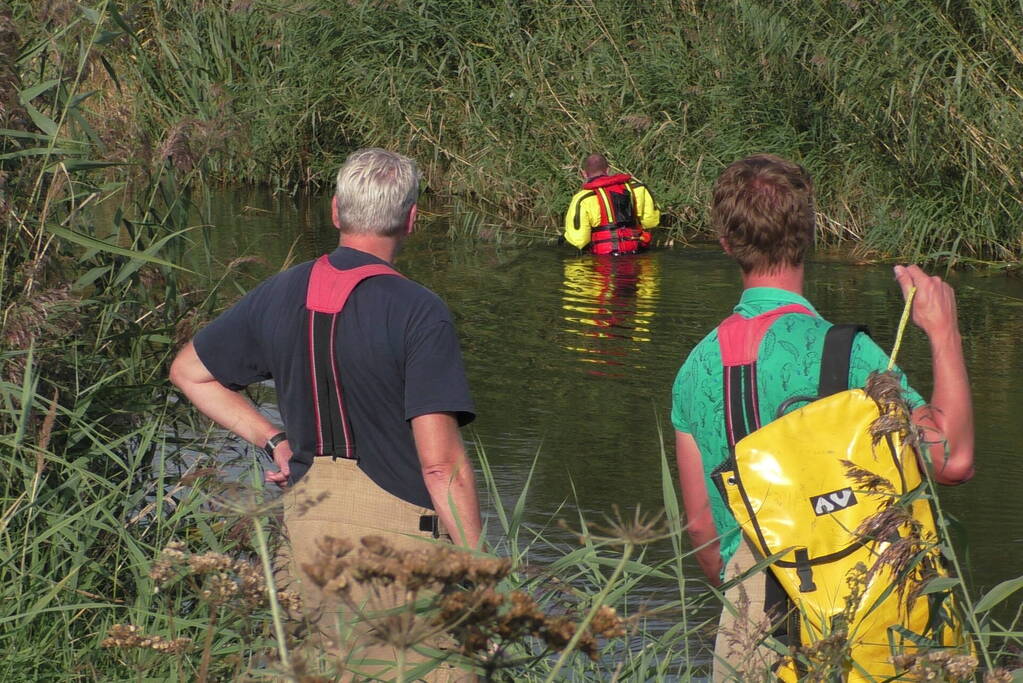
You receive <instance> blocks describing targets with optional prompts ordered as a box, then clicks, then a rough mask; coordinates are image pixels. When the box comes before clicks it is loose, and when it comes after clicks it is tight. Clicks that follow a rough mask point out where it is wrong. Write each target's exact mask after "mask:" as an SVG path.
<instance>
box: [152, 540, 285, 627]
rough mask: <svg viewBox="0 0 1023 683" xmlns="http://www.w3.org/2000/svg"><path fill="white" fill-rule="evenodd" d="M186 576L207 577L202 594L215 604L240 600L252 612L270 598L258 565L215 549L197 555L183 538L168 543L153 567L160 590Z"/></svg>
mask: <svg viewBox="0 0 1023 683" xmlns="http://www.w3.org/2000/svg"><path fill="white" fill-rule="evenodd" d="M185 576H192V577H200V578H203V577H204V581H203V582H202V588H201V589H200V590H198V591H197V592H198V595H199V597H201V598H202V599H204V600H206V601H207V602H209V603H211V604H212V605H215V606H222V605H226V604H228V603H229V602H232V601H236V602H237V606H238V607H241V608H245V610H246V611H251V610H252V609H254V608H256V607H260V606H262V605H264V604H266V601H267V598H268V593H267V587H266V579H265V577H264V575H263V571H262V569H261V568H260V567H259V566H258V565H257V564H255V563H253V562H249V561H246V560H244V559H241V558H233V557H231V556H229V555H224V554H222V553H215V552H206V553H203V554H201V555H193V554H191V553H189V552H188V549H187V547H186V546H185V544H184V543H182V542H180V541H174V542H172V543H168V544H167V547H165V548H164V549H163V550H162V551H161V552H160V555H159V557H158V558H157V560H156V562H154V563H153V566H152V567H151V568H150V569H149V577H150V578H151V579H153V581H154V582H155V583H156V591H157V592H159V591H160V590H161V588H163V587H164V586H166V585H167V584H168V583H169V582H170V581H171V580H172V579H178V578H181V577H185Z"/></svg>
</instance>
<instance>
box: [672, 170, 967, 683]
mask: <svg viewBox="0 0 1023 683" xmlns="http://www.w3.org/2000/svg"><path fill="white" fill-rule="evenodd" d="M711 224H712V225H713V227H714V228H715V230H716V232H717V235H718V239H719V242H720V244H721V247H722V249H724V251H725V253H726V254H728V255H729V256H731V257H732V258H733V259H735V260H736V262H737V263H738V265H739V268H740V270H741V275H742V284H743V293H742V297H741V298H740V300H739V303H738V305H737V306H736V307H735V309H734V311H735V313H737V314H739V315H740V316H742V317H743V318H747V319H749V318H753V317H754V316H761V315H764V314H767V313H769V312H771V311H775V310H777V309H780V308H783V307H791V308H799V309H801V310H802V311H804V313H798V312H791V313H790V312H786V313H785V314H783V315H779V316H778V317H777V318H775V319H774V321H773V322H772V323H771V324H770V327H768V328H767V331H766V333H764V336H763V338H762V341H761V342H760V344H759V347H758V348H757V350H756V351H755V353H756V358H755V369H756V373H755V377H756V379H755V380H754V381H755V390H756V396H757V400H758V401H759V405H758V406H757V408H758V409H757V408H754V409H755V410H757V415H758V416H759V421H760V423H761V424H762V425H763V424H767V423H768V422H770V421H772V420H773V419H774V418H775V416H776V414H777V411H778V409H779V406H780V405H781V404H782V402H784V401H785V400H786V399H788V398H790V397H792V396H814V395H816V393H817V382H818V379H819V375H820V368H821V359H822V349H823V346H824V338H825V334H826V333H827V331H828V329H829V328H831V327H832V325H831V323H829V322H827V321H826V320H824V319H823V318H822V317H820V316H819V314H817V313H816V311H815V310H814V309H813V306H812V304H811V303H810V302H809V301H808V300H807V299H805V298H804V297H803V280H804V270H803V268H804V266H803V264H804V258H805V255H806V252H807V249H808V248H809V246H810V245H811V244H812V242H813V236H814V208H813V183H812V181H811V179H810V177H809V175H808V174H807V173H806V171H805V170H804V169H803V168H802V167H801V166H799V165H797V164H794V163H792V162H789V161H786V160H784V159H781V158H779V157H777V156H774V155H770V154H760V155H755V156H751V157H748V158H745V159H742V160H740V161H737V162H735V163H733V164H731V165H730V166H728V167H727V168H726V169H725V170H724V171H723V172H722V173H721V175H720V176H719V177H718V179H717V181H716V182H715V185H714V193H713V200H712V204H711ZM895 279H896V281H897V282H898V284H899V287H900V288H901V289H902V292H903V294H904V296H908V295H909V291H910V288H911V287H916V296H915V298H914V299H913V304H912V319H913V321H914V323H916V325H918V326H919V327H920V328H921V329H922V330H923V331H924V332H925V333H926V334H927V337H928V339H929V341H930V345H931V353H932V362H933V369H934V391H933V393H932V395H931V401H930V403H929V404H925V402H924V400H923V399H922V398H921V397H920V395H919V394H918V393H917V392H915V391H913V390H912V389H911V388H909V386H908V384H906V383H905V379H904V378H903V389H904V392H905V394H906V398H907V403H908V404H909V405H910V407H911V408H912V409H913V412H912V420H913V422H914V423H915V424H917V425H918V426H920V427H922V428H923V429H924V433H925V435H926V440H927V444H926V447H925V450H924V457H929V458H930V460H931V461H932V463H933V466H934V475H935V478H936V480H937V481H938V482H939V483H941V484H959V483H962V482H964V481H966V480H968V479H970V478H971V477H972V476H973V469H974V465H973V409H972V404H971V398H970V386H969V380H968V377H967V372H966V364H965V361H964V358H963V351H962V341H961V338H960V334H959V327H958V320H957V315H956V301H955V293H954V292H953V290H952V288H951V287H950V286H949V285H948V284H947V283H945V282H943V281H942V280H941V279H940V278H938V277H931V276H928V275H927V274H926V273H924V272H923V271H922V270H921V269H920V268H919V267H917V266H915V265H911V266H896V267H895ZM805 313H809V315H808V314H805ZM718 329H719V328H716V329H714V330H713V331H711V332H710V334H708V335H707V336H706V337H705V338H704V339H703V340H702V341H700V342H699V343H698V344H697V345H696V347H695V348H694V349H693V350H692V352H691V353H690V354H689V356H688V358H687V359H686V361H685V363H684V364H683V365H682V367H681V369H680V370H679V371H678V375H677V376H676V379H675V383H674V386H673V388H672V409H671V421H672V424H673V425H674V427H675V455H676V460H677V462H678V471H679V483H680V486H681V489H682V496H683V503H684V508H685V513H686V522H687V527H686V528H687V531H688V533H689V536H690V538H691V540H692V544H693V547H694V548H696V559H697V562H698V563H699V565H700V567H701V569H702V570H703V572H704V573H705V574H706V576H707V579H708V581H709V582H710V583H711V584H712V585H714V586H719V585H721V584H722V582H724V581H727V580H730V579H732V578H735V577H737V576H739V575H741V574H742V573H743V572H744V571H746V570H749V569H750V568H752V567H753V565H754V564H756V562H757V560H756V559H755V558H754V556H753V554H752V552H751V551H750V549H749V547H748V545H747V544H746V542H745V541H744V540H743V539H742V537H741V534H740V532H739V527H738V524H737V522H736V520H735V518H734V517H733V516H732V514H731V513H730V512H729V510H728V507H727V505H726V502H725V501H724V500H723V499H722V498H721V494H720V493H719V491H718V489H717V487H716V486H714V485H713V483H712V480H711V475H712V473H714V471H715V469H716V468H718V467H719V466H720V465H722V463H724V462H725V461H726V459H727V458H728V457H729V443H728V436H727V433H726V430H727V428H726V422H725V413H726V409H727V407H728V406H727V404H726V396H725V388H724V387H725V382H724V367H723V362H722V353H721V348H720V345H719V338H718ZM849 361H850V362H849V376H848V386H850V387H862V386H863V385H864V383H865V382H866V379H867V376H868V375H869V374H870V373H871V372H873V371H878V372H883V371H884V370H885V369H886V368H887V366H888V356H887V355H886V354H885V352H884V351H882V350H881V349H880V348H879V347H878V346H877V344H875V343H874V342H873V341H872V340H871V339H870V338H869V337H868V336H867V335H865V334H857V335H856V336H855V337H854V339H853V344H852V351H851V353H850V357H849ZM732 398H734V397H732ZM946 449H947V450H946ZM768 574H769V572H761V573H757V574H754V575H752V576H751V577H749V578H747V579H745V580H744V581H743V582H742V584H740V585H741V590H742V591H744V592H745V593H746V594H747V596H748V598H749V612H748V614H747V615H746V616H747V618H748V619H750V620H753V621H755V620H757V619H758V618H759V617H762V616H763V615H764V613H765V612H764V600H765V587H766V581H767V579H766V577H767V575H768ZM739 596H740V586H736V587H734V588H732V589H731V590H729V592H728V593H727V594H726V599H727V600H728V601H729V602H730V603H731V604H736V603H737V601H738V599H739ZM734 620H735V617H734V616H733V614H732V613H731V611H730V610H727V609H726V610H723V612H722V617H721V624H720V629H719V631H721V632H727V631H729V630H731V627H732V622H733V621H734ZM725 641H727V639H726V638H723V637H721V636H720V635H719V637H718V643H717V647H716V650H715V668H714V680H715V681H722V680H731V675H732V674H731V671H733V670H734V669H735V668H736V667H735V663H736V662H739V661H742V660H745V659H749V658H750V657H754V656H763V659H764V661H765V662H767V663H769V662H770V661H771V660H772V658H775V657H776V655H774V653H773V652H771V651H769V650H768V649H767V648H766V647H762V648H759V649H758V650H757V652H749V651H743V652H734V651H730V648H729V645H728V643H727V642H725Z"/></svg>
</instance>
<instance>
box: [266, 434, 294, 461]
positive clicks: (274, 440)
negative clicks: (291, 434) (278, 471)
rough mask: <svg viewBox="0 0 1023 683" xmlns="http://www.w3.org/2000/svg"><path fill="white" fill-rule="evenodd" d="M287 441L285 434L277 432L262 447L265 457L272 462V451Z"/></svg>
mask: <svg viewBox="0 0 1023 683" xmlns="http://www.w3.org/2000/svg"><path fill="white" fill-rule="evenodd" d="M287 439H288V435H287V434H285V433H284V432H277V433H276V434H274V435H273V436H271V437H270V438H269V439H267V440H266V445H264V446H263V450H264V451H266V454H267V456H268V457H269V458H270V459H271V460H273V459H274V449H275V448H277V447H278V446H280V445H281V442H282V441H286V440H287Z"/></svg>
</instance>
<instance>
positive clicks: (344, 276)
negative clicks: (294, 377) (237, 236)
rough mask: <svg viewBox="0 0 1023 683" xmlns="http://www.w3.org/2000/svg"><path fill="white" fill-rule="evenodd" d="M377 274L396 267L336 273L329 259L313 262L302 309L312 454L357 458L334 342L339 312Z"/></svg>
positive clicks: (384, 273)
mask: <svg viewBox="0 0 1023 683" xmlns="http://www.w3.org/2000/svg"><path fill="white" fill-rule="evenodd" d="M377 275H397V276H398V277H403V276H402V274H401V273H399V272H398V271H396V270H395V269H394V268H391V267H390V266H387V265H384V264H379V263H378V264H371V265H367V266H359V267H358V268H350V269H348V270H339V269H337V268H335V267H334V266H332V265H331V263H330V260H329V259H328V258H327V256H321V257H320V258H318V259H317V260H316V262H315V263H314V264H313V270H312V272H311V273H310V274H309V285H308V287H307V289H306V297H305V307H306V309H308V311H309V320H308V341H309V374H310V377H311V379H312V404H313V416H314V417H315V421H316V455H330V456H333V457H335V458H355V457H356V455H355V440H354V439H353V438H352V430H351V425H349V423H348V416H347V415H346V413H345V407H344V401H343V400H342V396H341V373H340V372H339V370H338V365H337V354H336V353H335V348H336V346H335V340H336V339H337V321H338V317H339V316H340V314H341V310H342V309H343V308H344V307H345V303H347V301H348V297H349V296H350V295H351V293H352V291H353V290H354V289H355V287H356V286H357V285H358V284H359V283H360V282H362V281H363V280H365V279H367V278H371V277H375V276H377Z"/></svg>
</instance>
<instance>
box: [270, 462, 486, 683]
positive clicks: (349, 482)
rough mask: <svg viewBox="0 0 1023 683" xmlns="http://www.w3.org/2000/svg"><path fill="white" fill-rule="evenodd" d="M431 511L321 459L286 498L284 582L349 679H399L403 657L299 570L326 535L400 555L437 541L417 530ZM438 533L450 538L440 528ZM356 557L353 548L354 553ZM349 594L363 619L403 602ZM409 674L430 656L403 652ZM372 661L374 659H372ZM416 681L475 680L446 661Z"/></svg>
mask: <svg viewBox="0 0 1023 683" xmlns="http://www.w3.org/2000/svg"><path fill="white" fill-rule="evenodd" d="M433 514H434V512H433V510H430V509H428V508H424V507H420V506H418V505H413V504H411V503H408V502H406V501H404V500H401V499H400V498H397V497H395V496H392V495H391V494H389V493H387V492H386V491H384V490H383V489H381V488H380V487H379V486H377V485H376V484H375V483H374V482H373V481H372V480H371V479H370V478H369V477H367V476H366V475H365V474H364V473H363V471H362V470H361V469H359V467H358V465H357V463H356V461H354V460H347V459H342V458H338V459H336V460H335V459H333V458H328V457H318V458H316V460H315V461H314V462H313V466H312V467H311V468H310V469H309V471H308V472H307V473H306V475H305V476H304V477H303V478H302V479H301V480H300V481H299V482H298V484H296V485H295V486H294V487H292V489H290V490H289V491H288V492H287V493H285V495H284V525H285V530H286V534H287V542H286V543H285V549H284V553H283V557H282V558H280V560H281V562H280V565H281V569H282V571H281V574H282V575H283V576H282V578H281V580H280V583H282V584H286V586H285V587H287V588H288V589H290V590H293V591H296V592H298V594H299V595H300V597H301V599H302V605H303V608H302V612H303V614H302V617H303V619H304V620H305V621H306V623H307V625H308V627H309V629H310V632H311V635H312V636H313V638H312V639H313V641H314V642H318V643H319V644H320V647H321V648H322V650H324V651H326V653H327V654H328V656H330V657H331V658H332V659H335V660H336V661H338V662H339V664H340V666H341V668H344V669H345V670H346V671H347V672H348V673H347V674H346V676H345V680H352V681H358V680H366V679H383V680H391V679H394V678H395V677H396V675H397V669H396V668H395V663H396V662H398V661H399V652H398V651H397V650H396V649H395V648H394V647H393V646H390V645H387V644H381V643H380V642H379V640H377V639H374V638H373V637H372V636H371V635H370V633H369V630H370V629H369V628H368V627H367V624H366V623H365V622H362V621H361V617H360V615H359V613H358V612H357V611H355V610H353V609H351V608H350V607H349V606H348V604H347V603H346V602H343V601H341V600H340V599H338V598H337V596H335V595H332V594H325V593H324V592H323V591H322V590H321V589H320V588H319V587H318V586H316V585H315V584H314V583H313V582H312V581H311V580H309V577H308V576H307V575H306V574H305V572H303V571H302V569H301V568H302V566H303V565H305V564H313V563H315V562H316V560H317V553H318V549H317V545H316V541H317V540H318V539H320V538H323V537H324V536H332V537H334V538H338V539H348V540H350V541H352V543H353V544H354V545H355V547H356V549H358V547H359V545H360V544H359V541H360V539H361V538H362V537H364V536H382V537H384V538H385V539H386V540H387V541H388V543H389V544H390V545H391V546H392V547H393V548H395V549H398V550H419V549H425V548H428V547H429V546H428V545H427V543H428V541H430V540H433V539H434V534H433V532H432V531H420V517H422V516H424V515H429V516H433ZM440 536H441V537H442V538H445V539H447V540H450V538H449V537H448V536H447V535H446V534H444V533H443V529H441V530H440ZM353 552H356V551H353ZM349 595H350V596H351V597H352V599H353V601H354V602H355V604H357V605H362V606H363V609H362V610H361V611H362V612H363V613H364V614H368V615H370V618H369V621H370V622H372V615H371V613H379V612H380V611H381V610H388V609H394V608H397V607H399V606H401V605H402V604H404V602H405V600H404V596H403V595H400V596H399V595H397V593H396V591H394V590H390V591H372V590H369V589H368V588H367V587H366V586H365V585H363V584H359V583H357V582H355V581H352V582H351V583H350V592H349ZM423 644H424V645H426V646H428V647H433V648H441V647H444V646H447V647H448V648H450V647H451V644H450V642H449V641H440V640H439V639H438V638H436V637H435V638H433V640H432V641H426V642H424V643H423ZM400 654H401V655H402V656H403V657H404V664H405V670H406V671H408V670H410V669H411V668H413V667H415V666H417V665H418V664H421V663H422V662H423V661H425V659H426V658H424V657H423V656H421V655H419V654H417V653H415V652H413V651H412V650H411V649H406V650H404V652H402V653H400ZM369 660H373V661H369ZM412 680H424V681H431V682H432V681H438V682H448V681H472V680H475V677H474V676H473V675H472V674H471V673H469V672H465V671H459V670H458V669H456V668H454V667H452V666H451V665H448V664H441V665H440V666H439V667H438V668H436V669H434V670H433V671H431V672H430V673H429V674H427V675H425V676H423V677H421V678H416V679H412Z"/></svg>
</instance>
